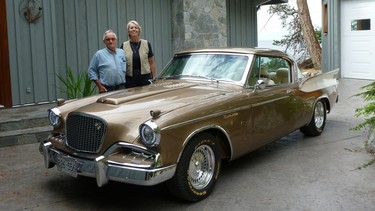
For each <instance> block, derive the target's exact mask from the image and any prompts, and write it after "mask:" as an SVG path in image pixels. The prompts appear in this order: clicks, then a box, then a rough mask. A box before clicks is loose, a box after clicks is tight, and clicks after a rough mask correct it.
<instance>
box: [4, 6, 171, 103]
mask: <svg viewBox="0 0 375 211" xmlns="http://www.w3.org/2000/svg"><path fill="white" fill-rule="evenodd" d="M25 2H26V3H28V2H29V1H28V0H7V1H6V11H7V22H8V37H9V38H8V43H9V46H10V50H9V56H10V73H11V89H12V102H13V105H27V104H34V103H42V102H52V101H54V100H55V99H57V98H61V97H65V95H64V93H62V92H60V89H59V88H64V85H63V84H62V83H61V82H60V81H59V79H58V78H57V75H58V74H59V75H62V76H65V73H66V70H67V68H68V67H69V68H71V69H72V70H73V71H74V72H79V71H87V67H88V65H89V62H90V61H91V57H92V55H93V54H94V53H95V52H96V51H97V50H98V49H101V48H103V47H105V45H104V43H103V42H102V36H103V33H104V31H106V30H107V29H112V30H114V31H115V32H116V34H117V35H118V42H119V43H118V45H119V46H120V43H121V42H123V41H126V40H127V39H128V38H127V32H126V31H127V30H126V24H127V22H128V21H130V20H133V19H135V20H137V21H138V22H139V23H140V24H141V26H142V29H143V30H142V35H141V36H142V37H143V38H145V39H147V40H148V41H150V43H151V44H152V47H153V50H154V53H155V61H156V66H157V70H158V71H160V70H161V69H162V67H163V66H164V65H165V64H166V63H167V62H168V60H169V58H170V57H171V55H172V42H171V40H172V39H171V36H172V33H171V9H170V8H171V1H170V0H35V1H30V2H36V3H37V5H36V6H37V7H41V8H42V10H41V12H42V16H41V17H40V18H39V19H37V20H35V21H34V22H31V23H30V22H29V21H27V20H26V19H25V18H24V16H23V12H22V11H21V10H22V8H23V6H24V5H23V3H25ZM26 5H28V4H26ZM34 11H35V14H36V13H37V12H38V8H35V10H34Z"/></svg>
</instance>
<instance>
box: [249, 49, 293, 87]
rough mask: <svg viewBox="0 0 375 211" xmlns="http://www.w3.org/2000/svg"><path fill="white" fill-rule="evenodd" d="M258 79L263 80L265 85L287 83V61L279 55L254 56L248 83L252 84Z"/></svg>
mask: <svg viewBox="0 0 375 211" xmlns="http://www.w3.org/2000/svg"><path fill="white" fill-rule="evenodd" d="M259 79H261V80H264V81H265V83H266V86H273V85H278V84H286V83H289V82H290V65H289V62H288V61H287V60H285V59H283V58H280V57H266V56H256V57H255V60H254V62H253V66H252V68H251V73H250V76H249V80H248V85H250V86H254V85H255V84H256V82H257V80H259Z"/></svg>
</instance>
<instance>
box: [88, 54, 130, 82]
mask: <svg viewBox="0 0 375 211" xmlns="http://www.w3.org/2000/svg"><path fill="white" fill-rule="evenodd" d="M88 74H89V77H90V80H92V81H94V80H99V82H100V83H101V84H103V85H106V86H115V85H119V84H124V83H125V74H126V57H125V52H124V50H122V49H119V48H116V53H114V52H112V51H110V50H109V49H108V48H103V49H101V50H98V51H97V52H96V53H95V54H94V56H93V57H92V60H91V63H90V66H89V69H88Z"/></svg>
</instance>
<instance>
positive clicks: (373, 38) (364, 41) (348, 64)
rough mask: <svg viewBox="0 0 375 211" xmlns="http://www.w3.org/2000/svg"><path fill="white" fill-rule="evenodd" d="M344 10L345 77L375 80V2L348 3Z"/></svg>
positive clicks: (342, 47)
mask: <svg viewBox="0 0 375 211" xmlns="http://www.w3.org/2000/svg"><path fill="white" fill-rule="evenodd" d="M341 11H342V13H341V68H342V76H343V77H344V78H358V79H375V25H374V24H375V13H374V11H375V1H374V0H355V1H354V0H351V1H348V0H347V1H345V0H344V1H342V4H341Z"/></svg>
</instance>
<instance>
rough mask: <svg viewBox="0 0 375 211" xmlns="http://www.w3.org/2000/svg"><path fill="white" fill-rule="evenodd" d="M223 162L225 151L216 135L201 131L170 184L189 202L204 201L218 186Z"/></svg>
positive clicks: (185, 153) (187, 148)
mask: <svg viewBox="0 0 375 211" xmlns="http://www.w3.org/2000/svg"><path fill="white" fill-rule="evenodd" d="M220 165H221V151H220V146H219V143H218V142H217V140H216V139H215V137H214V136H212V135H210V134H199V135H197V136H196V137H194V138H193V139H192V140H191V141H190V142H189V143H188V144H187V145H186V147H185V149H184V151H183V152H182V154H181V158H180V161H179V163H178V165H177V169H176V173H175V175H174V177H173V178H172V179H171V180H169V181H168V182H167V186H168V188H169V190H170V191H171V193H172V194H174V195H175V196H177V197H179V198H182V199H184V200H187V201H199V200H202V199H204V198H206V197H207V196H208V195H209V194H210V193H211V192H212V190H213V189H214V186H215V184H216V181H217V179H218V177H219V173H220V167H221V166H220Z"/></svg>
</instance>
